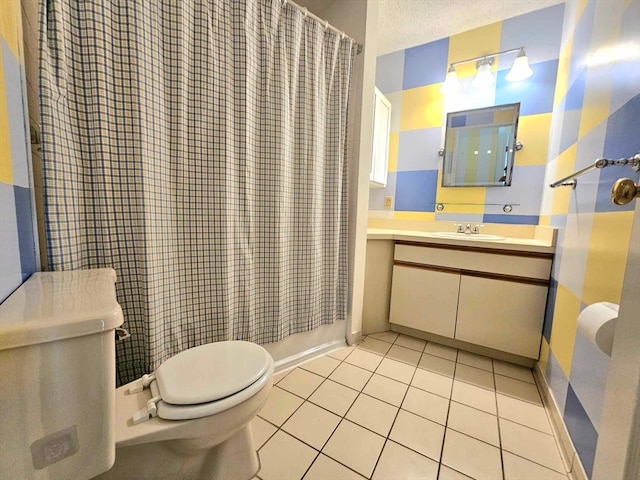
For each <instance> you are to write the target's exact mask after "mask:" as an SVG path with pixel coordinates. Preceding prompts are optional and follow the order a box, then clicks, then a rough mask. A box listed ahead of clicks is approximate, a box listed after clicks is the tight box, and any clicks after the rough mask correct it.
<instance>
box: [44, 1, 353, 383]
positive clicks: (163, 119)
mask: <svg viewBox="0 0 640 480" xmlns="http://www.w3.org/2000/svg"><path fill="white" fill-rule="evenodd" d="M40 31H41V37H40V96H41V111H42V114H41V128H42V143H43V163H44V167H43V168H44V192H45V215H46V236H47V251H48V257H49V267H50V269H54V270H72V269H83V268H95V267H113V268H114V269H115V270H116V272H117V274H118V282H117V295H118V300H119V302H120V304H121V305H122V307H123V310H124V315H125V328H127V329H128V330H129V331H130V333H131V334H132V337H131V338H129V339H127V340H126V341H123V342H118V348H117V356H118V365H117V367H118V368H117V371H118V376H117V378H118V383H119V384H123V383H125V382H128V381H130V380H133V379H135V378H137V377H139V376H140V375H142V374H144V373H147V372H149V371H152V370H153V369H154V368H155V367H156V366H157V365H159V363H161V362H162V361H163V360H165V359H167V358H168V357H170V356H172V355H175V354H176V353H178V352H180V351H182V350H184V349H186V348H190V347H194V346H197V345H200V344H204V343H208V342H214V341H220V340H231V339H242V340H249V341H252V342H257V343H261V344H262V343H269V342H275V341H278V340H281V339H282V338H284V337H286V336H288V335H291V334H294V333H298V332H304V331H309V330H312V329H315V328H317V327H318V326H320V325H322V324H330V323H333V322H335V321H342V320H345V318H346V314H347V313H346V312H347V277H348V265H347V213H348V212H347V197H348V192H347V163H346V162H347V157H346V151H347V149H346V142H347V104H348V100H349V85H350V78H351V69H352V63H353V56H354V54H355V48H354V47H355V44H354V43H353V41H352V40H350V39H348V38H343V36H341V35H339V34H337V33H335V32H332V31H330V30H327V29H325V26H324V25H322V24H320V23H319V22H317V21H315V20H313V19H311V18H309V17H307V16H306V15H304V14H303V13H302V12H300V11H299V10H297V9H295V8H294V7H292V6H291V5H287V4H286V3H281V2H280V1H279V0H224V1H223V0H209V1H207V0H190V1H188V2H177V1H175V0H145V1H142V0H136V1H131V0H101V1H80V0H42V2H41V23H40Z"/></svg>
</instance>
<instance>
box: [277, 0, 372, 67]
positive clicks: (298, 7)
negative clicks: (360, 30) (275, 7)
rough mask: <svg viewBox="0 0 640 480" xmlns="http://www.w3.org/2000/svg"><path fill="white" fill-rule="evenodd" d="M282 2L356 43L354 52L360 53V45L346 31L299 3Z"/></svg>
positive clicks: (284, 0)
mask: <svg viewBox="0 0 640 480" xmlns="http://www.w3.org/2000/svg"><path fill="white" fill-rule="evenodd" d="M280 1H281V2H282V5H283V6H284V5H291V6H292V7H293V8H295V9H297V10H298V11H300V12H302V13H303V14H304V16H305V17H311V18H313V19H314V20H315V21H317V22H319V23H320V24H322V25H324V28H325V29H328V30H333V31H334V32H336V33H337V34H338V35H340V36H342V38H343V39H344V38H348V39H349V40H351V41H352V42H353V43H354V44H355V45H356V49H357V50H356V53H357V54H358V55H359V54H361V53H362V45H361V44H359V43H358V42H356V40H355V38H353V37H350V36H349V35H347V34H346V33H344V32H343V31H342V30H338V29H337V28H336V27H334V26H333V25H331V24H330V23H329V21H328V20H323V19H322V18H320V17H318V16H317V15H314V14H313V13H311V12H310V11H309V10H308V9H307V7H301V6H300V5H298V4H297V3H295V2H292V1H291V0H280Z"/></svg>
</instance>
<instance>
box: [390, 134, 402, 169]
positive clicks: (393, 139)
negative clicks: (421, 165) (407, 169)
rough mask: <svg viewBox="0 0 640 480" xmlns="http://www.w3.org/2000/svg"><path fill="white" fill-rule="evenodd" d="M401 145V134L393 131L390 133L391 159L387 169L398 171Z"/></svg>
mask: <svg viewBox="0 0 640 480" xmlns="http://www.w3.org/2000/svg"><path fill="white" fill-rule="evenodd" d="M399 145H400V134H399V133H397V132H395V133H394V132H392V133H390V134H389V161H388V165H387V171H389V172H396V171H397V170H398V147H399Z"/></svg>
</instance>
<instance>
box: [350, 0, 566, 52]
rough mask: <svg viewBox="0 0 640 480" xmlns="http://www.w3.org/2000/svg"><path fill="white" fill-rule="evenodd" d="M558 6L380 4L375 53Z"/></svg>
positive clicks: (440, 0)
mask: <svg viewBox="0 0 640 480" xmlns="http://www.w3.org/2000/svg"><path fill="white" fill-rule="evenodd" d="M343 1H354V0H343ZM355 1H357V0H355ZM558 3H564V0H379V2H378V5H379V7H378V51H377V53H378V55H383V54H385V53H390V52H395V51H397V50H402V49H405V48H408V47H414V46H416V45H421V44H423V43H427V42H431V41H433V40H438V39H440V38H445V37H449V36H451V35H454V34H456V33H460V32H464V31H466V30H472V29H474V28H477V27H481V26H483V25H488V24H489V23H493V22H497V21H500V20H504V19H505V18H511V17H515V16H516V15H521V14H523V13H527V12H531V11H533V10H539V9H541V8H545V7H549V6H551V5H556V4H558Z"/></svg>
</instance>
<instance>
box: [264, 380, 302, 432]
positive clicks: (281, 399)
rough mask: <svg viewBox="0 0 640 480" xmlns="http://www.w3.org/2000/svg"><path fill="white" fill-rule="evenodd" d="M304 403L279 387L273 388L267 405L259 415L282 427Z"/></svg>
mask: <svg viewBox="0 0 640 480" xmlns="http://www.w3.org/2000/svg"><path fill="white" fill-rule="evenodd" d="M302 402H304V400H303V399H302V398H300V397H297V396H296V395H293V394H292V393H289V392H287V391H285V390H282V389H281V388H279V387H273V388H272V389H271V394H270V395H269V399H268V400H267V403H266V404H265V406H264V407H262V410H260V413H259V414H258V415H259V416H261V417H262V418H264V419H265V420H267V421H269V422H271V423H273V424H274V425H277V426H280V425H282V424H283V423H284V421H285V420H286V419H287V418H289V417H290V416H291V414H292V413H293V412H295V411H296V409H297V408H298V407H299V406H300V405H302Z"/></svg>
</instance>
